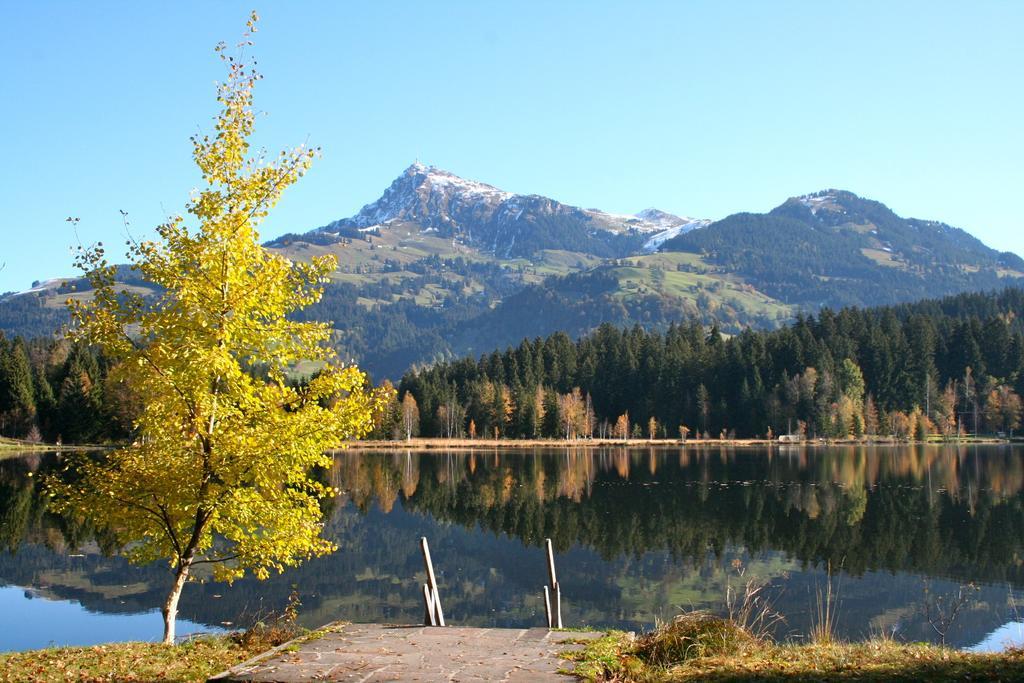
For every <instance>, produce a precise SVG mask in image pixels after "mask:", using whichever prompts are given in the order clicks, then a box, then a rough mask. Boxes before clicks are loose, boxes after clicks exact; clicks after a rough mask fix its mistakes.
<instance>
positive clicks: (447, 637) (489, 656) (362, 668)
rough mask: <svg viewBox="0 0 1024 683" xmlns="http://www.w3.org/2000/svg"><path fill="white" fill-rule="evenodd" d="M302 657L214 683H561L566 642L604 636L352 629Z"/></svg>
mask: <svg viewBox="0 0 1024 683" xmlns="http://www.w3.org/2000/svg"><path fill="white" fill-rule="evenodd" d="M325 630H326V632H325V634H324V636H323V637H322V638H317V639H314V640H310V641H308V642H305V643H302V644H301V645H299V646H298V649H297V650H296V649H294V648H291V647H287V646H285V647H284V648H283V649H279V650H277V651H275V652H273V653H271V654H269V655H264V656H263V657H262V658H259V657H258V658H256V659H255V660H253V661H250V662H246V663H244V664H240V665H239V666H236V667H234V668H233V669H231V670H229V671H226V672H224V673H222V674H220V675H218V676H215V677H214V678H212V679H210V680H211V681H219V682H225V681H261V682H268V681H278V682H281V683H286V682H287V683H291V682H293V681H360V682H364V681H365V682H366V683H369V682H370V681H524V682H525V681H562V682H563V683H566V682H568V681H571V680H572V679H570V678H567V677H566V676H564V675H561V674H558V673H557V672H558V670H559V669H564V668H571V664H570V663H569V662H566V661H565V660H562V659H560V658H559V657H558V653H559V652H564V651H566V650H571V649H576V648H578V647H579V646H578V645H576V646H574V645H572V644H568V643H566V642H565V641H567V640H575V639H586V638H597V637H598V636H600V635H601V634H599V633H577V632H570V631H548V630H547V629H541V628H532V629H498V628H457V627H446V628H430V627H424V626H382V625H379V624H346V625H335V626H328V627H327V628H326V629H325Z"/></svg>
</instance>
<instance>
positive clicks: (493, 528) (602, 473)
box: [0, 447, 1024, 638]
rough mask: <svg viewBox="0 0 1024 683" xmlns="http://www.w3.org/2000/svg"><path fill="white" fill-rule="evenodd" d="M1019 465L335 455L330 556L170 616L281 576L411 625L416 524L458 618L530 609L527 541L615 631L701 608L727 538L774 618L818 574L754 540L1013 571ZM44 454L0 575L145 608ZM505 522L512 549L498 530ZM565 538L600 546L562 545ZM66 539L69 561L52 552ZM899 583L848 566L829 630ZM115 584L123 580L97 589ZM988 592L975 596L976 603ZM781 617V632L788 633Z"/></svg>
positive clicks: (149, 594)
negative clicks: (56, 503)
mask: <svg viewBox="0 0 1024 683" xmlns="http://www.w3.org/2000/svg"><path fill="white" fill-rule="evenodd" d="M1019 460H1020V452H1019V451H1011V450H1010V449H999V448H984V449H968V448H961V449H955V448H936V447H928V448H900V449H890V448H844V449H820V450H815V449H807V448H792V449H785V450H780V449H774V450H772V451H765V450H752V449H746V450H744V449H732V448H717V447H704V448H689V447H688V448H686V449H665V448H658V449H653V448H652V449H648V448H643V449H624V448H606V449H595V450H587V449H550V450H538V451H533V452H531V451H512V452H510V451H504V452H503V451H494V450H487V451H474V452H467V451H461V452H441V453H435V452H430V453H416V452H409V451H394V452H376V451H373V452H364V453H357V452H352V451H345V452H342V453H340V454H339V455H338V457H337V458H336V460H335V463H334V466H333V468H332V469H331V470H330V471H329V472H326V473H324V476H326V477H327V479H328V481H330V483H331V484H332V485H334V486H337V487H338V488H340V489H342V490H343V491H344V493H343V496H342V498H340V499H339V500H338V501H336V504H335V505H333V506H331V508H330V511H329V519H328V527H327V534H328V535H329V536H331V537H332V538H333V539H335V540H337V541H338V542H339V545H340V551H339V552H338V553H336V554H335V555H333V556H331V557H328V558H323V559H321V560H317V561H314V562H311V563H309V564H308V565H306V566H303V567H300V568H298V569H296V570H294V571H289V572H288V573H286V574H285V575H284V576H282V577H279V578H275V579H273V580H271V581H268V582H256V581H251V580H247V581H241V582H238V583H236V584H235V585H234V586H233V587H231V588H229V589H226V588H224V587H223V586H218V585H198V586H195V587H194V591H193V593H192V595H191V596H189V594H188V593H186V598H188V600H187V604H185V605H184V606H183V608H182V610H183V611H182V616H183V617H186V618H190V619H194V620H197V621H201V622H204V623H209V624H217V623H219V622H221V621H235V620H237V619H238V615H239V614H240V613H242V612H245V611H248V612H250V613H252V612H255V611H257V610H258V609H261V608H262V609H271V608H275V607H279V606H280V605H283V603H284V600H285V599H286V597H287V594H288V592H289V591H290V589H291V586H292V585H293V584H296V585H298V586H299V587H300V589H301V591H302V593H303V598H302V599H303V603H304V604H303V610H302V615H303V618H304V620H305V623H306V624H307V625H310V626H315V625H319V624H320V623H322V622H325V621H328V620H330V619H335V618H346V619H356V620H372V621H398V622H409V621H414V620H416V618H417V617H418V616H420V615H419V612H421V611H422V608H421V606H420V605H419V602H418V600H417V595H418V594H417V592H416V588H417V573H419V572H421V570H422V567H421V561H420V558H419V556H418V555H417V552H416V545H415V544H416V539H417V538H418V537H419V536H420V535H423V534H426V535H429V536H430V537H431V545H432V547H434V548H436V549H437V550H436V552H437V555H438V557H437V559H436V562H438V563H439V565H440V567H441V569H442V571H444V572H445V576H444V577H443V578H442V584H443V587H444V588H445V590H446V592H445V595H444V597H445V606H446V609H447V610H448V611H451V612H452V613H453V614H454V615H456V616H458V620H459V623H478V624H504V625H513V624H515V625H521V624H533V625H536V624H537V623H540V621H538V620H539V619H542V616H541V613H540V610H541V609H542V608H541V605H540V602H539V598H537V597H536V596H535V595H534V593H535V592H536V591H537V590H539V586H540V585H541V584H542V583H543V582H544V577H543V563H542V557H543V556H542V553H541V552H540V551H539V545H540V543H541V541H542V540H543V538H544V537H546V536H550V537H551V538H553V539H554V540H555V541H556V543H557V545H558V547H559V548H560V552H562V553H565V554H564V555H563V557H562V558H561V559H560V562H561V563H562V564H561V565H560V570H561V571H560V574H561V575H562V576H561V579H562V581H563V582H565V583H566V591H567V595H569V596H570V602H569V605H570V609H571V610H572V611H571V612H570V614H572V615H573V616H574V618H581V619H585V620H588V621H589V622H590V623H596V624H609V625H610V624H613V623H618V624H619V625H622V626H629V627H630V628H634V627H636V626H638V625H649V623H650V621H651V620H652V619H653V618H654V617H661V618H667V617H670V616H671V613H672V612H673V611H674V610H675V609H676V608H677V607H678V606H679V605H690V604H694V603H691V602H689V601H690V600H698V599H704V600H707V601H708V602H707V603H700V602H697V603H696V604H697V605H698V606H700V605H702V604H708V605H712V604H717V603H716V601H718V602H720V599H721V597H720V593H721V590H720V589H721V582H722V580H723V576H724V574H723V570H722V565H723V563H724V564H725V566H726V567H727V566H728V560H729V559H731V558H732V557H734V556H735V553H736V552H739V553H741V554H743V553H744V550H743V549H745V551H746V553H747V554H746V555H745V556H746V557H751V556H758V555H760V556H761V557H762V558H764V559H763V563H764V564H763V570H764V572H765V574H764V575H765V576H766V577H769V578H771V577H775V581H776V582H777V585H779V586H781V585H782V584H785V585H786V589H785V591H784V592H783V595H784V597H783V600H786V601H788V603H787V605H786V608H787V611H788V612H790V613H792V614H795V613H797V612H799V611H800V610H803V609H806V608H807V607H808V605H810V604H812V603H813V599H812V598H811V597H808V596H810V595H811V593H810V592H809V591H811V590H812V588H813V587H812V586H811V585H810V583H809V582H812V581H813V580H814V577H816V576H819V572H816V571H811V572H798V573H797V574H795V575H793V576H792V577H791V578H787V579H782V578H781V577H782V573H783V572H784V571H785V570H786V569H787V568H789V567H792V566H793V565H792V563H785V562H783V558H781V557H779V556H778V554H776V553H771V552H766V551H770V550H781V551H783V552H784V553H785V554H787V555H788V556H790V557H792V558H794V559H795V560H796V562H798V563H804V564H808V565H809V564H817V563H820V562H823V561H825V560H831V561H832V562H833V565H835V566H839V565H840V564H841V565H842V566H843V567H844V569H845V570H847V571H850V572H853V573H855V574H858V573H860V572H864V571H866V570H869V569H872V568H877V569H882V570H906V571H912V572H915V573H922V574H927V575H932V576H952V577H963V578H965V579H974V580H987V581H995V580H1002V579H1007V580H1010V581H1012V582H1014V583H1016V584H1018V585H1019V584H1020V583H1022V582H1024V576H1021V574H1020V571H1021V570H1020V569H1018V567H1017V561H1016V557H1017V556H1018V555H1020V554H1021V550H1022V549H1021V538H1022V532H1024V514H1022V484H1021V482H1022V476H1021V473H1022V464H1021V462H1020V461H1019ZM58 466H59V463H58V462H57V461H56V460H55V459H54V458H52V457H51V456H48V457H41V458H38V457H37V458H33V459H13V460H7V461H3V462H0V544H2V546H3V547H5V548H9V549H18V550H17V555H14V556H11V555H9V554H5V553H0V579H2V580H5V581H9V582H11V583H15V584H17V585H24V586H44V587H45V586H49V588H47V589H46V590H47V591H49V592H51V593H52V594H54V595H59V596H61V597H65V598H72V599H77V600H79V601H81V602H82V603H83V604H84V605H86V606H87V607H89V608H91V609H95V610H99V611H104V612H117V611H125V612H129V611H136V612H137V611H141V610H149V609H153V608H154V607H156V606H158V605H159V603H160V592H161V591H160V590H155V591H154V590H150V589H149V586H150V585H152V586H156V587H157V588H159V587H160V586H162V585H164V583H165V581H166V572H167V568H166V566H163V565H159V564H156V565H150V566H148V567H141V568H136V567H130V566H128V565H126V564H125V563H124V562H123V561H121V560H120V559H118V558H106V557H103V556H102V555H101V554H100V553H99V552H98V550H97V546H96V544H95V535H94V533H93V531H92V530H91V529H88V528H85V527H71V526H68V524H67V522H66V521H64V520H62V519H60V518H58V517H56V516H53V515H51V514H50V513H49V512H48V511H47V510H46V504H45V498H43V497H42V496H40V495H38V490H37V482H38V481H39V479H40V478H41V477H42V476H44V475H45V474H46V473H47V472H51V471H54V470H55V469H56V468H57V467H58ZM29 473H31V474H32V476H29ZM348 503H352V505H348ZM396 503H397V504H396ZM382 511H383V512H382ZM388 511H390V512H388ZM385 513H387V514H385ZM410 513H413V514H410ZM435 520H438V521H436V522H435ZM450 523H454V525H452V524H450ZM478 526H479V527H480V528H482V529H484V530H485V533H477V532H475V531H474V530H475V529H476V528H477V527H478ZM506 535H507V536H511V537H513V538H516V539H521V540H522V542H523V544H525V546H527V547H525V548H524V547H523V546H522V545H520V544H519V543H512V544H509V543H507V542H504V541H503V540H502V538H501V537H503V536H506ZM577 545H582V546H584V547H589V548H592V549H594V550H595V551H596V552H597V554H599V555H601V556H603V557H605V558H614V559H611V561H600V560H599V558H598V557H597V556H595V555H594V554H593V553H590V552H587V551H585V550H581V549H580V548H579V547H575V548H574V549H572V550H570V551H568V552H567V551H566V549H567V548H570V547H571V546H577ZM531 546H532V547H531ZM70 547H79V548H84V549H85V555H86V556H85V557H83V558H69V557H68V556H67V555H66V551H67V549H68V548H70ZM19 548H20V549H19ZM737 549H740V550H738V551H737ZM709 553H710V559H709ZM715 553H717V554H718V555H719V558H717V560H716V558H715V557H714V555H715ZM680 560H682V561H680ZM759 561H760V560H759ZM524 563H525V564H524ZM534 564H536V567H534ZM534 569H536V572H534V571H533V570H534ZM726 571H727V570H726ZM801 582H802V583H801ZM918 583H919V579H917V578H914V577H908V576H905V575H898V576H897V577H895V578H894V577H892V576H890V575H889V574H887V573H881V574H870V573H869V574H866V575H865V576H864V578H863V579H861V580H859V582H854V581H852V580H851V581H850V583H849V584H847V587H846V588H844V602H845V607H844V614H845V615H846V617H845V618H848V619H849V620H850V621H849V623H850V624H853V625H854V626H852V627H851V631H850V633H849V635H850V636H851V637H860V636H861V635H864V633H863V631H864V629H865V628H867V627H866V626H865V625H866V624H867V623H869V622H870V621H871V619H873V618H876V616H877V615H879V614H880V612H881V611H882V610H890V609H891V610H892V611H893V612H896V611H899V610H903V611H904V612H907V611H911V612H912V611H913V609H914V608H913V604H914V601H916V600H919V598H920V590H919V586H918V585H917V584H918ZM804 584H807V585H804ZM124 585H128V586H131V587H132V588H131V589H130V590H128V591H127V592H124V593H123V594H116V595H115V593H118V591H119V590H121V586H124ZM698 594H699V595H700V596H703V598H699V597H698ZM216 595H222V597H220V598H217V597H214V596H216ZM883 595H884V596H885V597H880V596H883ZM999 599H1001V598H1000V596H999V595H996V594H995V593H992V594H986V595H985V596H984V600H985V601H986V602H987V603H989V604H990V606H991V604H995V603H996V602H997V601H998V600H999ZM987 614H988V612H985V611H979V612H977V613H974V612H971V613H970V614H968V615H967V616H965V617H964V624H973V623H974V622H972V621H970V620H971V619H977V623H978V627H977V629H975V628H974V627H973V626H971V629H973V631H977V630H978V629H982V627H983V626H985V624H987V623H988V622H985V623H984V624H983V617H985V615H987ZM799 618H800V617H799V616H797V617H794V618H793V621H792V622H791V626H793V627H794V628H799V625H798V623H797V622H798V620H799ZM985 618H990V617H985ZM986 627H987V626H986ZM973 631H972V632H973ZM919 637H922V638H924V637H928V634H927V632H926V631H924V630H921V631H920V634H919Z"/></svg>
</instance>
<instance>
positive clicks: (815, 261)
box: [0, 164, 1024, 378]
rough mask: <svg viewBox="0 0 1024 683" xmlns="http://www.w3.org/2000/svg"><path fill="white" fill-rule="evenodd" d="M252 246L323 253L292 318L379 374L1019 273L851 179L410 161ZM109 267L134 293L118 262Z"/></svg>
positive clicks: (39, 318) (938, 291)
mask: <svg viewBox="0 0 1024 683" xmlns="http://www.w3.org/2000/svg"><path fill="white" fill-rule="evenodd" d="M267 246H268V247H269V248H271V249H273V250H275V251H277V252H278V253H281V254H282V255H284V256H286V257H287V258H290V259H292V260H298V261H301V260H307V259H310V258H312V257H313V256H316V255H319V254H325V253H331V254H333V255H335V256H336V257H337V259H338V269H337V271H336V272H335V273H334V275H333V278H332V281H331V283H329V284H328V285H327V287H326V291H325V295H324V298H323V301H321V302H320V303H319V304H317V305H316V306H314V307H312V308H311V309H309V310H308V311H305V312H304V313H303V316H304V317H307V318H315V319H318V320H327V321H330V322H331V323H332V326H333V327H334V330H335V334H334V343H335V344H336V345H337V347H338V349H339V351H340V352H341V353H342V355H343V357H345V358H350V359H352V360H354V361H357V362H359V363H360V364H361V365H362V366H363V367H364V368H366V369H368V370H369V371H370V372H371V373H372V374H373V375H374V376H375V377H378V378H379V377H385V376H386V377H391V378H397V377H399V376H401V374H402V373H403V372H404V371H405V370H406V369H407V368H408V367H410V366H411V365H414V364H419V365H422V364H427V363H432V362H435V361H438V360H443V359H447V358H453V357H456V356H460V355H463V354H467V353H474V354H475V353H484V352H488V351H490V350H492V349H494V348H496V347H504V346H506V345H509V344H516V343H518V341H519V340H520V339H522V338H524V337H536V336H544V335H547V334H550V333H552V332H555V331H559V330H563V331H566V332H568V333H569V334H571V335H573V336H578V335H580V334H583V333H586V332H588V331H590V330H592V329H594V328H595V327H597V326H598V325H599V324H600V323H602V322H611V323H613V324H616V325H634V324H639V325H643V326H645V327H648V328H651V329H665V328H667V327H668V326H669V325H670V324H671V323H673V322H680V321H689V320H697V321H699V322H701V323H703V324H706V325H710V324H712V323H714V324H717V325H718V326H719V328H720V329H721V330H722V331H723V332H725V333H729V334H735V333H738V332H741V331H742V330H743V329H745V328H747V327H754V328H759V329H766V328H774V327H778V326H779V325H780V324H782V323H784V322H786V321H788V320H790V319H792V318H793V316H794V315H796V314H797V313H798V312H800V311H807V312H813V311H816V310H817V309H818V308H820V307H822V306H833V307H838V306H843V305H865V306H866V305H878V304H894V303H899V302H903V301H911V300H915V299H921V298H926V297H932V296H939V295H944V294H953V293H958V292H964V291H977V290H985V289H993V288H997V287H1001V286H1003V285H1007V284H1013V283H1019V282H1024V280H1022V278H1024V261H1022V260H1021V259H1020V257H1018V256H1016V255H1014V254H1009V253H1000V252H997V251H995V250H993V249H990V248H988V247H986V246H985V245H984V244H982V243H981V242H980V241H978V240H977V239H975V238H974V237H972V236H971V235H969V234H968V233H966V232H964V231H963V230H959V229H957V228H952V227H950V226H948V225H945V224H942V223H936V222H932V221H922V220H917V219H904V218H901V217H899V216H897V215H896V214H895V213H893V212H892V211H891V210H889V209H888V208H887V207H885V205H883V204H880V203H879V202H875V201H871V200H867V199H863V198H860V197H857V196H856V195H854V194H852V193H849V192H842V191H837V190H828V191H825V192H819V193H817V194H813V195H805V196H803V197H798V198H793V199H790V200H788V201H786V202H785V203H783V204H782V205H781V206H779V207H778V208H776V209H774V210H772V211H771V212H769V213H766V214H751V213H739V214H734V215H731V216H729V217H727V218H725V219H723V220H720V221H717V222H714V223H711V222H710V221H706V220H698V219H692V218H685V217H680V216H675V215H672V214H668V213H665V212H662V211H658V210H656V209H647V210H645V211H642V212H640V213H638V214H636V215H635V216H623V215H618V214H611V213H606V212H603V211H599V210H597V209H581V208H577V207H571V206H567V205H563V204H560V203H559V202H556V201H554V200H551V199H547V198H545V197H540V196H537V195H516V194H512V193H508V192H504V191H502V190H499V189H497V188H495V187H492V186H490V185H485V184H483V183H478V182H476V181H470V180H464V179H461V178H459V177H458V176H455V175H453V174H451V173H448V172H447V171H442V170H440V169H436V168H433V167H426V166H422V165H419V164H414V165H413V166H410V167H409V168H408V169H406V170H405V171H404V172H403V173H402V174H401V175H400V176H399V177H398V178H397V179H396V180H395V182H394V183H392V185H391V186H390V187H389V188H388V189H387V190H386V191H385V193H384V194H383V195H382V196H381V197H380V198H379V199H378V200H376V201H375V202H372V203H370V204H367V205H366V206H365V207H364V208H363V209H362V210H361V211H360V212H359V213H358V214H357V215H355V216H352V217H350V218H345V219H341V220H337V221H334V222H332V223H329V224H327V225H325V226H323V227H321V228H318V229H316V230H312V231H310V232H308V233H305V234H301V235H298V234H289V235H285V236H282V237H280V238H277V239H275V240H273V241H271V242H269V243H268V245H267ZM658 249H660V250H659V251H655V250H658ZM121 279H122V282H123V283H124V286H126V287H133V288H136V289H137V291H143V292H144V291H146V287H147V285H146V283H145V282H141V281H140V280H139V279H138V277H137V276H136V275H135V274H133V273H132V272H131V271H128V270H125V271H123V272H122V273H121ZM86 287H87V284H86V283H85V282H84V281H81V280H54V281H49V282H45V283H41V284H39V286H38V287H34V288H33V289H32V290H30V291H28V292H24V293H19V294H9V295H6V296H2V297H0V331H3V332H4V333H6V334H7V335H9V336H11V335H22V336H26V337H34V336H46V335H50V334H53V333H54V332H55V331H56V330H58V329H59V328H60V327H61V325H63V324H64V323H65V322H66V321H67V315H66V312H65V311H64V308H63V302H64V300H66V299H67V298H68V297H69V296H73V297H81V296H89V292H88V291H87V289H85V288H86Z"/></svg>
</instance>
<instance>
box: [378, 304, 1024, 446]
mask: <svg viewBox="0 0 1024 683" xmlns="http://www.w3.org/2000/svg"><path fill="white" fill-rule="evenodd" d="M1021 313H1024V292H1022V291H1021V290H1017V289H1007V290H1005V291H1002V292H998V293H990V294H965V295H960V296H955V297H950V298H947V299H942V300H937V301H926V302H921V303H917V304H907V305H901V306H895V307H885V308H876V309H857V308H848V309H843V310H841V311H839V312H833V311H831V310H827V309H826V310H823V311H822V312H821V313H820V314H819V315H817V316H815V317H809V316H802V317H800V318H798V319H797V321H796V322H794V323H793V324H792V325H790V326H788V327H786V328H784V329H780V330H775V331H770V332H755V331H750V330H748V331H745V332H743V333H741V334H739V335H736V336H732V337H729V338H726V337H724V336H723V335H722V334H720V333H719V331H718V330H717V329H716V328H712V329H710V330H708V329H706V328H704V327H702V326H700V325H699V324H696V323H689V324H686V323H684V324H679V325H675V326H673V327H671V328H670V329H669V330H668V331H667V332H665V333H664V334H661V333H658V332H647V331H644V330H643V329H641V328H639V327H634V328H632V329H629V330H620V329H617V328H615V327H612V326H610V325H603V326H601V327H600V328H598V329H597V330H596V331H594V332H593V333H592V334H590V335H587V336H585V337H583V338H582V339H580V340H578V341H575V342H574V341H572V340H571V339H570V338H569V337H568V336H567V335H565V334H561V333H558V334H554V335H551V336H549V337H547V338H546V339H540V338H538V339H534V340H524V341H523V342H522V343H521V344H519V346H517V347H515V348H508V349H506V350H505V351H504V352H498V351H495V352H494V353H491V354H489V355H485V356H482V357H481V358H479V359H478V360H473V359H469V358H465V359H461V360H457V361H452V362H447V363H441V364H438V365H435V366H433V367H430V368H426V369H422V370H414V371H411V372H409V373H408V374H406V376H405V377H404V378H403V379H402V382H401V384H400V386H399V398H402V399H403V401H406V402H407V403H408V401H407V399H406V398H405V395H406V394H411V395H412V396H413V397H414V399H415V405H416V407H417V411H418V416H419V420H420V424H419V432H420V434H422V435H423V436H445V437H459V436H488V437H493V436H498V437H508V438H538V437H540V438H569V439H572V438H579V437H602V438H609V437H613V438H614V437H621V438H625V437H643V438H648V437H651V438H654V437H669V438H685V437H686V436H687V435H689V436H691V437H692V436H697V435H700V436H704V437H710V438H719V437H722V436H727V437H746V438H750V437H770V436H772V435H778V434H781V433H801V434H803V435H806V436H808V437H827V438H845V437H849V436H855V437H860V436H866V435H879V436H891V437H895V438H900V439H910V438H917V439H922V440H923V439H925V438H927V437H929V436H930V435H933V434H941V435H945V436H956V435H965V434H981V433H984V434H999V433H1003V434H1010V433H1012V431H1013V430H1014V429H1016V428H1017V427H1018V426H1019V424H1020V418H1021V399H1020V395H1021V393H1022V392H1024V336H1022V335H1024V326H1022V322H1021ZM396 401H397V399H396ZM396 405H397V403H396ZM393 410H396V411H397V408H393ZM453 416H454V417H453ZM394 419H395V418H393V417H392V418H388V417H386V418H385V419H384V421H383V422H382V426H381V429H380V430H378V431H379V432H387V431H388V425H389V424H392V423H393V422H394ZM385 435H386V434H385Z"/></svg>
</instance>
